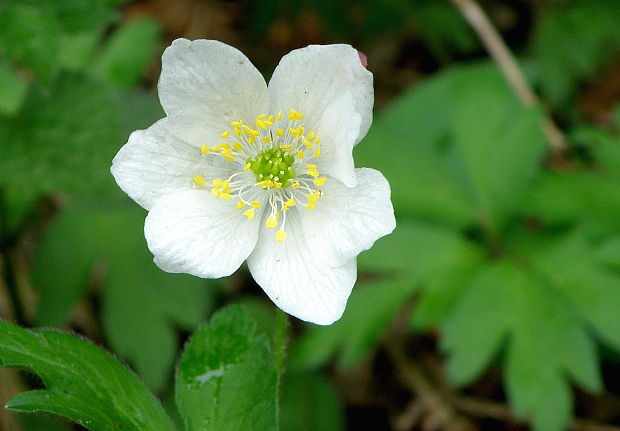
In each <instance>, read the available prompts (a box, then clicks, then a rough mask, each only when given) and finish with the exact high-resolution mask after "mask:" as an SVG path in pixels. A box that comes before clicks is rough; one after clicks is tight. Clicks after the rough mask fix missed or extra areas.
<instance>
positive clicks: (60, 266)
mask: <svg viewBox="0 0 620 431" xmlns="http://www.w3.org/2000/svg"><path fill="white" fill-rule="evenodd" d="M143 223H144V212H143V210H141V209H140V208H136V207H135V206H133V205H132V206H125V205H118V204H116V205H115V204H114V202H99V203H89V202H76V203H74V204H73V205H72V206H70V207H69V208H67V209H65V210H64V211H62V212H61V214H60V215H59V216H58V218H57V220H55V222H54V224H53V225H52V227H51V228H50V230H49V231H48V232H47V234H46V235H45V237H44V238H43V240H42V243H41V245H40V247H39V249H38V251H37V256H36V259H35V265H34V268H33V277H34V282H35V285H36V286H37V288H38V290H39V292H40V299H39V306H38V307H39V308H38V312H37V315H38V320H39V323H40V324H42V325H51V326H58V325H61V324H62V323H63V322H64V321H65V320H66V319H67V318H68V316H69V313H71V311H72V310H73V309H74V307H75V305H76V304H77V302H78V301H79V300H80V298H81V297H82V296H83V294H84V292H85V289H86V288H87V287H88V280H89V279H90V278H92V277H93V271H94V270H97V271H96V272H97V273H98V274H99V277H101V276H102V275H103V276H104V277H103V285H104V290H103V325H104V329H105V333H106V336H107V338H108V341H109V343H110V345H111V346H112V348H113V349H114V351H115V352H117V353H118V354H120V355H122V356H123V357H124V358H126V359H128V360H129V361H130V362H131V363H132V364H133V366H134V367H135V368H136V369H137V370H138V372H139V373H140V375H141V376H142V377H143V378H144V380H145V381H146V383H147V384H148V385H149V386H150V387H152V388H154V389H155V390H161V389H162V388H163V385H165V383H166V381H167V378H168V377H169V373H170V372H171V368H172V365H173V362H174V358H175V353H176V351H177V349H178V335H177V334H176V331H175V328H182V329H185V330H193V329H194V328H195V326H196V325H197V324H198V323H199V322H200V321H202V319H203V318H204V316H205V315H206V313H207V312H208V311H209V308H210V306H211V304H210V303H211V295H212V293H211V292H210V291H209V290H208V288H209V287H212V286H213V284H214V282H210V281H205V280H202V279H199V278H196V277H190V276H188V275H178V274H174V275H173V274H168V273H165V272H163V271H161V270H160V269H159V268H157V267H156V266H155V265H154V264H153V262H152V256H151V254H150V253H149V251H148V249H147V247H146V242H145V240H144V235H143ZM209 285H211V286H209Z"/></svg>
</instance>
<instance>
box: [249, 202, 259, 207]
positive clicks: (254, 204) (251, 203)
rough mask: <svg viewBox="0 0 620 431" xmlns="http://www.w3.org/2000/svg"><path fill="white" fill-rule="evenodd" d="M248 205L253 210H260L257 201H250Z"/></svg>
mask: <svg viewBox="0 0 620 431" xmlns="http://www.w3.org/2000/svg"><path fill="white" fill-rule="evenodd" d="M250 205H251V206H252V207H253V208H260V202H259V201H252V202H250Z"/></svg>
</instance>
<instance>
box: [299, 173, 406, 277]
mask: <svg viewBox="0 0 620 431" xmlns="http://www.w3.org/2000/svg"><path fill="white" fill-rule="evenodd" d="M355 172H356V174H357V177H358V180H359V183H358V185H357V187H355V188H348V187H346V186H344V185H343V184H339V183H338V182H337V181H335V180H333V179H329V180H328V181H327V183H326V184H325V186H324V187H323V197H322V198H321V199H319V200H318V201H317V205H316V208H315V209H314V210H312V211H309V210H307V209H305V208H300V212H301V221H302V225H303V229H304V235H305V237H306V239H307V241H308V243H309V244H310V245H311V246H312V249H313V250H316V251H317V253H316V254H317V256H318V257H319V258H321V259H323V260H324V261H325V262H326V263H327V264H329V265H342V264H344V263H346V262H348V261H349V260H350V259H352V258H353V257H355V256H357V255H358V254H359V253H360V252H362V251H364V250H367V249H369V248H370V247H372V245H373V244H374V242H375V241H376V240H377V239H379V238H381V237H382V236H385V235H387V234H389V233H390V232H392V231H393V230H394V228H395V227H396V220H395V218H394V208H393V207H392V202H391V201H390V185H389V184H388V182H387V180H386V179H385V177H384V176H383V175H382V174H381V172H379V171H376V170H374V169H368V168H362V169H356V170H355Z"/></svg>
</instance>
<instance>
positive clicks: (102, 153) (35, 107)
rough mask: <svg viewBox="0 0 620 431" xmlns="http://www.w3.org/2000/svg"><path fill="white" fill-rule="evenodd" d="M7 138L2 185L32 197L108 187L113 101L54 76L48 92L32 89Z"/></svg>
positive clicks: (77, 80) (114, 146)
mask: <svg viewBox="0 0 620 431" xmlns="http://www.w3.org/2000/svg"><path fill="white" fill-rule="evenodd" d="M7 133H8V139H7V142H6V143H4V144H5V145H3V157H2V158H0V170H2V172H3V175H2V177H1V181H2V184H4V185H6V186H9V187H14V188H18V189H20V190H22V191H24V192H27V193H30V194H34V195H36V194H37V193H41V192H47V191H58V190H64V191H71V192H73V193H78V192H80V193H89V194H95V193H97V192H102V191H105V190H107V189H109V188H110V187H111V184H112V180H111V176H110V174H109V163H110V160H112V157H113V156H114V154H115V152H116V151H117V150H118V147H119V146H120V144H121V142H120V139H119V122H118V118H117V113H116V108H115V104H114V100H113V99H112V95H111V93H110V92H109V89H108V88H107V87H105V86H104V85H103V84H102V83H100V82H97V81H93V80H92V79H90V78H87V77H85V76H83V75H80V74H60V75H59V76H58V77H57V79H56V80H55V81H54V83H53V85H52V87H51V88H50V89H49V90H46V89H43V88H41V87H38V86H32V87H31V91H30V92H29V94H28V96H27V97H26V100H25V101H24V104H23V106H22V109H21V111H20V113H19V114H18V115H17V116H16V117H15V119H14V120H13V121H11V123H10V126H9V130H8V131H7Z"/></svg>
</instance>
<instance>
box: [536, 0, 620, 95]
mask: <svg viewBox="0 0 620 431" xmlns="http://www.w3.org/2000/svg"><path fill="white" fill-rule="evenodd" d="M542 12H543V13H541V14H540V18H539V21H538V22H537V23H536V27H535V31H534V35H533V38H532V48H533V54H534V58H535V60H536V63H537V66H538V69H539V70H538V81H539V83H540V85H541V86H542V90H543V92H544V93H545V96H546V98H548V99H551V101H553V102H554V103H556V104H560V103H564V102H566V101H567V99H568V98H569V97H570V96H571V94H572V92H573V90H574V89H575V85H576V84H577V83H578V82H579V81H580V80H584V79H585V78H588V77H591V76H592V75H593V74H594V73H595V72H596V71H597V70H599V68H600V67H601V66H603V65H604V64H605V62H607V61H608V60H609V58H611V57H613V55H614V52H616V53H617V52H618V50H620V30H619V28H618V25H617V23H618V20H619V19H620V13H619V12H620V11H619V9H618V5H617V3H615V2H614V1H606V0H596V1H588V2H585V1H580V2H562V3H557V4H550V5H549V6H547V7H546V8H545V9H543V11H542Z"/></svg>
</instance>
